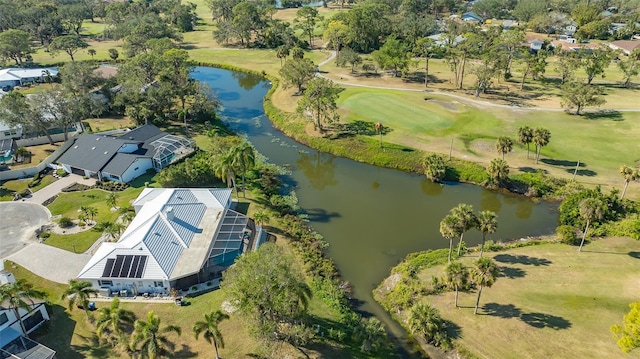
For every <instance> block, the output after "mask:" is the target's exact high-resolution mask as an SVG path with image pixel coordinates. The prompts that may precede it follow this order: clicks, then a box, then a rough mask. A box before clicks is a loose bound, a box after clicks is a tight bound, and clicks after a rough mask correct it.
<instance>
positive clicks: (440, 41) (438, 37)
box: [428, 33, 464, 46]
mask: <svg viewBox="0 0 640 359" xmlns="http://www.w3.org/2000/svg"><path fill="white" fill-rule="evenodd" d="M428 38H430V39H431V40H433V42H434V43H435V44H436V45H438V46H445V45H447V39H446V38H445V37H444V34H443V33H439V34H435V35H431V36H428ZM463 41H464V37H462V36H461V35H458V36H456V37H455V38H454V39H453V45H457V44H459V43H461V42H463Z"/></svg>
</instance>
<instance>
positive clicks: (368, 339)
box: [354, 318, 387, 352]
mask: <svg viewBox="0 0 640 359" xmlns="http://www.w3.org/2000/svg"><path fill="white" fill-rule="evenodd" d="M354 336H355V337H356V338H357V339H360V340H362V346H361V347H360V350H362V351H363V352H368V351H371V350H376V349H377V348H379V347H381V346H382V345H383V344H384V342H385V340H386V339H387V332H386V331H385V329H384V324H382V322H380V321H379V320H378V319H377V318H368V319H362V320H360V324H359V325H358V327H356V328H355V332H354Z"/></svg>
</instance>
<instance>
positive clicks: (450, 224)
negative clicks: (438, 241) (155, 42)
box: [440, 214, 462, 263]
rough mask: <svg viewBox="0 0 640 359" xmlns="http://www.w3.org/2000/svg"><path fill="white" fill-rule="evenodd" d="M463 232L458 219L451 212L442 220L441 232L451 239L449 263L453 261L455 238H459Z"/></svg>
mask: <svg viewBox="0 0 640 359" xmlns="http://www.w3.org/2000/svg"><path fill="white" fill-rule="evenodd" d="M461 233H462V229H461V228H460V225H459V222H458V220H457V219H456V218H455V217H454V216H452V215H451V214H448V215H446V216H445V217H444V218H443V219H442V221H440V234H442V236H443V237H444V238H445V239H448V240H449V263H451V253H452V252H453V239H454V238H458V236H460V234H461Z"/></svg>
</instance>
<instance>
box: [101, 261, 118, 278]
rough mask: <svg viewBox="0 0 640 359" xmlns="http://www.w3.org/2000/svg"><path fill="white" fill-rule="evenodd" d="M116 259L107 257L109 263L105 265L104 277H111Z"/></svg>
mask: <svg viewBox="0 0 640 359" xmlns="http://www.w3.org/2000/svg"><path fill="white" fill-rule="evenodd" d="M114 261H115V259H113V258H109V259H107V264H106V265H105V266H104V270H103V271H102V277H103V278H107V277H111V270H112V269H113V262H114Z"/></svg>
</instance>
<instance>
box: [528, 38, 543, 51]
mask: <svg viewBox="0 0 640 359" xmlns="http://www.w3.org/2000/svg"><path fill="white" fill-rule="evenodd" d="M543 45H544V41H540V40H533V41H530V42H529V49H530V50H531V51H540V50H542V46H543Z"/></svg>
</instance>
